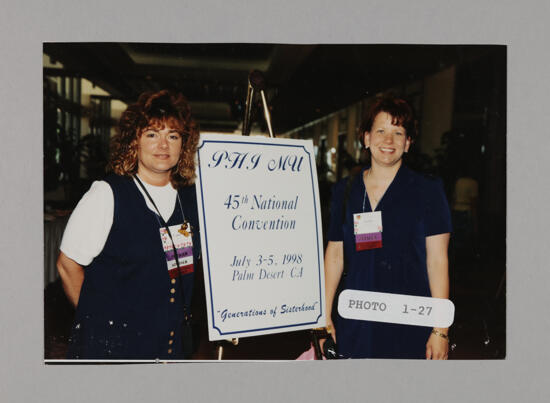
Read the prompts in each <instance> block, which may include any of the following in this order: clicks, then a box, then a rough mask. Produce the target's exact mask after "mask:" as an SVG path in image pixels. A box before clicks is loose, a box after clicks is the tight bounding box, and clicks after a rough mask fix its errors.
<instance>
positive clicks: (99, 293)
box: [57, 90, 199, 359]
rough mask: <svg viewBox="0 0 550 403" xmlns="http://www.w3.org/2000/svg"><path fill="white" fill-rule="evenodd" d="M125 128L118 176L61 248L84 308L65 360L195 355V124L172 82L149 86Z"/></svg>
mask: <svg viewBox="0 0 550 403" xmlns="http://www.w3.org/2000/svg"><path fill="white" fill-rule="evenodd" d="M119 126H120V127H119V129H120V130H119V133H118V135H117V136H116V137H115V138H114V140H113V145H114V147H113V153H112V156H111V160H110V168H111V170H112V171H113V174H111V175H109V176H107V177H106V178H105V180H104V181H97V182H94V183H93V185H92V187H91V188H90V190H89V191H88V192H87V193H86V194H85V195H84V197H83V198H82V200H80V202H79V203H78V206H77V207H76V209H75V210H74V212H73V214H72V215H71V218H70V220H69V222H68V224H67V228H66V230H65V233H64V236H63V240H62V244H61V247H60V249H61V253H60V256H59V258H58V262H57V266H58V270H59V273H60V276H61V279H62V282H63V287H64V289H65V292H66V294H67V296H68V298H69V300H70V301H71V302H72V303H73V304H74V305H75V306H76V308H77V309H76V316H75V321H74V324H73V328H72V331H71V340H70V345H69V352H68V358H80V359H157V358H158V359H181V358H188V356H189V354H190V349H189V347H188V346H189V342H190V334H189V331H188V330H189V328H190V325H189V321H190V319H189V317H190V303H191V294H192V291H193V272H194V263H195V262H196V260H197V258H198V256H199V236H198V222H197V221H198V220H197V208H196V198H195V190H194V187H193V186H190V185H191V183H192V182H193V178H194V160H195V152H196V148H197V144H198V140H199V132H198V128H197V125H196V123H195V121H194V120H193V119H192V117H191V114H190V109H189V106H188V104H187V102H186V100H185V99H184V98H183V96H182V95H181V94H177V93H172V92H169V91H166V90H165V91H160V92H156V93H144V94H142V95H141V96H140V97H139V99H138V101H137V103H135V104H133V105H130V106H129V107H128V109H127V110H126V111H125V112H124V113H123V115H122V117H121V120H120V124H119ZM175 251H177V253H175Z"/></svg>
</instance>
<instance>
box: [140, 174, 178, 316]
mask: <svg viewBox="0 0 550 403" xmlns="http://www.w3.org/2000/svg"><path fill="white" fill-rule="evenodd" d="M134 178H135V179H136V181H137V183H138V184H139V186H140V187H141V189H142V190H143V192H144V193H145V195H146V196H147V198H148V199H149V201H150V202H151V204H152V205H153V207H154V208H155V210H156V211H157V214H158V217H157V219H159V218H160V223H161V226H162V227H164V228H166V232H167V233H168V236H169V237H170V241H171V242H172V250H173V251H174V257H175V258H176V265H177V267H178V270H179V267H180V262H179V259H178V251H177V249H176V244H175V243H174V239H173V238H172V233H171V232H170V228H168V224H167V223H166V221H164V218H162V216H161V215H160V211H159V209H158V207H157V205H156V204H155V201H154V200H153V198H152V197H151V195H150V194H149V192H148V191H147V189H146V188H145V186H144V185H143V183H141V180H140V179H139V177H138V176H137V175H134ZM178 203H179V206H180V210H181V215H182V216H183V222H184V223H185V222H186V220H185V215H184V214H183V209H182V207H181V200H180V197H179V194H178ZM180 289H181V294H182V296H183V287H182V285H181V281H180ZM183 311H184V314H185V319H186V320H187V313H186V311H187V310H186V304H185V298H184V299H183Z"/></svg>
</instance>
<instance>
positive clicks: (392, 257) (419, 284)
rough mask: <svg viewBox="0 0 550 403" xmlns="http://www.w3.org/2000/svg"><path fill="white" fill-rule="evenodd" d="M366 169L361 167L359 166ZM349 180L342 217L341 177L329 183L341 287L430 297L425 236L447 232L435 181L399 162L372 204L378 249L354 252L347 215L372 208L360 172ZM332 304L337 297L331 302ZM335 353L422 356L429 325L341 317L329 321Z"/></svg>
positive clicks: (444, 204) (332, 233)
mask: <svg viewBox="0 0 550 403" xmlns="http://www.w3.org/2000/svg"><path fill="white" fill-rule="evenodd" d="M365 169H366V168H365ZM365 169H363V170H362V172H361V174H360V175H357V176H356V177H355V178H353V179H352V183H351V188H350V190H349V196H348V199H347V203H346V204H347V205H346V210H345V220H344V222H342V220H343V211H344V210H343V206H342V204H343V199H344V193H345V188H346V184H347V179H343V180H342V181H340V182H338V183H337V184H336V185H334V187H333V191H332V200H331V221H330V227H329V232H328V239H329V240H330V241H343V242H344V256H345V259H346V261H347V265H346V270H347V274H346V275H345V276H344V277H343V279H342V284H341V285H342V288H341V289H342V290H344V289H356V290H365V291H376V292H388V293H395V294H408V295H416V296H426V297H430V296H431V294H430V287H429V282H428V272H427V266H426V237H427V236H430V235H436V234H443V233H449V232H451V217H450V212H449V206H448V203H447V199H446V197H445V193H444V191H443V186H442V183H441V181H440V180H437V179H434V178H430V177H427V176H425V175H421V174H418V173H416V172H414V171H412V170H410V169H409V168H407V167H405V166H404V165H403V164H402V165H401V167H400V168H399V170H398V172H397V174H396V176H395V178H394V180H393V181H392V183H391V184H390V186H389V187H388V189H387V190H386V193H385V194H384V196H383V197H382V199H381V200H380V202H379V203H378V205H377V206H376V210H375V211H382V226H383V232H382V248H379V249H371V250H364V251H360V252H357V251H356V250H355V238H354V233H353V213H358V212H359V213H360V212H363V202H364V201H365V212H370V211H372V209H371V206H370V202H369V198H368V197H366V198H365V185H364V182H363V172H364V171H365ZM334 301H335V302H334V303H335V305H336V303H337V299H336V298H335V300H334ZM334 324H335V327H336V337H337V342H338V353H339V354H341V355H343V356H344V357H345V358H419V359H421V358H425V352H426V342H427V340H428V338H429V335H430V332H431V328H430V327H424V326H411V325H400V324H392V323H382V322H372V321H362V320H352V319H344V318H342V317H340V316H339V315H336V318H335V320H334Z"/></svg>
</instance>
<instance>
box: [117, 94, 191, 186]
mask: <svg viewBox="0 0 550 403" xmlns="http://www.w3.org/2000/svg"><path fill="white" fill-rule="evenodd" d="M150 126H153V127H163V126H169V127H170V128H173V129H175V130H177V131H178V132H179V134H180V135H181V136H182V144H181V154H180V158H179V160H178V163H177V164H176V165H175V166H174V167H173V168H172V170H171V172H170V182H171V183H172V186H174V188H178V187H181V186H185V185H189V184H191V183H193V180H194V178H195V153H196V151H197V145H198V142H199V128H198V125H197V123H196V122H195V121H194V120H193V118H192V117H191V109H190V107H189V104H188V103H187V101H186V99H185V98H184V96H183V95H182V94H181V93H179V92H173V91H169V90H162V91H158V92H152V91H150V92H144V93H143V94H141V95H140V96H139V98H138V100H137V102H136V103H134V104H132V105H130V106H128V108H127V109H126V110H125V111H124V112H123V113H122V116H121V117H120V121H119V124H118V133H117V135H116V136H115V137H114V138H113V140H112V142H111V158H110V161H109V169H110V170H112V171H113V172H114V173H116V174H117V175H122V176H131V175H133V174H135V173H136V172H137V168H138V159H137V149H138V138H139V136H141V133H142V131H143V129H145V128H147V127H150Z"/></svg>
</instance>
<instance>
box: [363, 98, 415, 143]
mask: <svg viewBox="0 0 550 403" xmlns="http://www.w3.org/2000/svg"><path fill="white" fill-rule="evenodd" d="M380 112H386V113H388V114H389V115H391V117H392V124H393V125H395V126H402V127H403V128H404V129H405V131H406V135H407V137H409V138H410V139H411V141H414V139H415V137H416V134H417V133H416V132H417V122H416V118H415V116H414V110H413V108H412V107H411V105H410V104H409V103H408V102H407V101H405V100H404V99H402V98H397V97H394V96H391V95H386V96H384V97H378V98H376V99H375V100H374V101H373V102H372V103H371V104H370V105H368V106H367V107H366V108H365V111H364V113H363V119H362V122H361V127H360V128H359V140H360V141H361V144H362V145H363V146H364V144H365V141H364V136H365V132H370V131H371V129H372V124H373V122H374V119H376V116H377V115H378V114H379V113H380Z"/></svg>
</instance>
